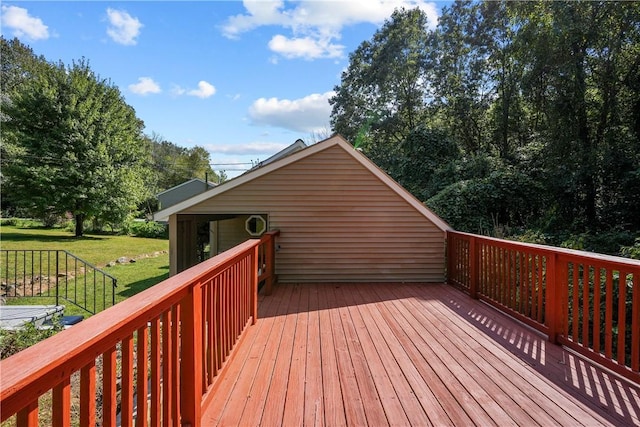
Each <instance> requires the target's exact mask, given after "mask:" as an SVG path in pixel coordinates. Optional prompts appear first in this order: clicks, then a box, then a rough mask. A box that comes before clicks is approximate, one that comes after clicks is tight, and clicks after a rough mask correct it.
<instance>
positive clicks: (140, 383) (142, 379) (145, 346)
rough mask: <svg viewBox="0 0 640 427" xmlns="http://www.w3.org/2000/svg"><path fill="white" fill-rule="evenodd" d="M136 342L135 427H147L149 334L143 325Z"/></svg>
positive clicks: (137, 334)
mask: <svg viewBox="0 0 640 427" xmlns="http://www.w3.org/2000/svg"><path fill="white" fill-rule="evenodd" d="M136 338H137V340H138V342H137V355H136V362H137V371H136V372H137V374H138V377H137V381H136V397H137V399H136V427H147V426H148V422H147V412H148V405H147V395H148V393H149V386H148V384H149V382H148V374H147V371H148V370H149V362H148V360H149V358H148V357H147V356H148V352H149V334H148V328H147V325H146V324H145V325H144V326H143V327H142V328H140V329H138V331H137V332H136Z"/></svg>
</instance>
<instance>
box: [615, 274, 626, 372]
mask: <svg viewBox="0 0 640 427" xmlns="http://www.w3.org/2000/svg"><path fill="white" fill-rule="evenodd" d="M618 273H619V280H618V349H617V350H618V351H617V353H618V357H617V359H618V363H619V364H621V365H624V363H625V341H626V326H627V273H626V272H625V271H623V270H620V271H619V272H618Z"/></svg>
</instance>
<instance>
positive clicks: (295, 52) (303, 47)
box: [269, 34, 344, 59]
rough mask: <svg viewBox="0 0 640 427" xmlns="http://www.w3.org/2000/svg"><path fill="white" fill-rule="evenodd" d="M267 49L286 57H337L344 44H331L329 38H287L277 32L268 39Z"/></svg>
mask: <svg viewBox="0 0 640 427" xmlns="http://www.w3.org/2000/svg"><path fill="white" fill-rule="evenodd" d="M269 49H271V50H272V51H273V52H276V53H278V54H280V55H282V56H284V57H285V58H288V59H292V58H304V59H316V58H339V57H341V56H342V54H343V51H344V46H342V45H336V44H332V43H331V42H330V40H329V39H324V40H318V39H314V38H312V37H299V38H287V37H285V36H283V35H280V34H278V35H276V36H274V37H273V38H272V39H271V40H270V41H269Z"/></svg>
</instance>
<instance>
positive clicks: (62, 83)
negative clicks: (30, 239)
mask: <svg viewBox="0 0 640 427" xmlns="http://www.w3.org/2000/svg"><path fill="white" fill-rule="evenodd" d="M0 49H1V56H2V64H1V67H2V68H1V76H0V78H1V80H0V81H1V93H0V97H1V98H0V102H1V104H0V105H1V113H0V119H1V124H2V126H1V127H0V135H1V137H2V146H1V153H0V155H1V157H0V159H1V166H2V168H1V174H0V179H1V184H2V212H3V215H7V214H9V215H25V216H29V217H33V218H38V219H42V220H43V221H44V222H45V224H46V225H52V224H54V223H55V222H56V221H58V220H59V219H60V218H64V217H65V216H66V215H71V216H73V218H74V220H75V235H76V236H82V235H83V234H84V224H85V222H90V224H92V226H93V228H94V229H96V228H97V229H101V228H102V227H103V226H105V225H110V226H111V227H112V228H113V227H114V226H115V227H118V226H120V225H122V224H123V223H124V222H125V221H127V220H129V219H131V218H132V217H136V216H142V215H143V214H144V213H145V212H146V213H150V212H151V211H153V210H154V209H155V208H156V207H157V202H156V199H155V197H154V195H155V194H157V193H159V192H161V191H163V190H166V189H168V188H171V187H173V186H175V185H178V184H181V183H182V182H184V181H187V180H189V179H191V178H201V179H204V178H205V176H208V177H209V179H210V180H211V181H216V182H217V181H219V180H220V179H224V174H222V175H223V176H217V175H216V174H215V172H214V171H213V170H212V169H211V167H210V158H209V153H208V152H207V151H206V150H205V149H204V148H203V147H198V146H195V147H192V148H184V147H179V146H178V145H176V144H174V143H172V142H169V141H166V140H164V138H162V137H161V136H159V135H156V134H152V135H151V136H147V135H145V134H144V133H143V130H144V123H143V122H142V120H140V119H139V118H138V117H137V116H136V114H135V111H134V109H133V108H132V107H131V106H129V105H128V104H126V102H125V100H124V97H123V96H122V94H121V93H120V90H119V89H118V87H117V86H115V85H114V84H113V83H111V81H109V80H108V79H103V78H101V77H100V76H98V75H97V74H96V73H95V72H94V71H93V70H92V69H91V67H90V65H89V62H88V61H87V60H85V59H84V58H83V59H80V60H78V61H74V62H73V63H72V64H70V65H67V64H63V63H62V62H58V63H55V62H50V61H48V60H47V59H46V58H44V57H42V56H37V55H35V54H34V52H33V50H32V49H31V48H30V47H29V46H27V45H25V44H23V43H21V42H20V41H19V40H18V39H12V40H7V39H5V38H4V37H2V38H1V39H0Z"/></svg>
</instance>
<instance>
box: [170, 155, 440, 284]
mask: <svg viewBox="0 0 640 427" xmlns="http://www.w3.org/2000/svg"><path fill="white" fill-rule="evenodd" d="M181 213H185V214H210V213H216V214H219V213H236V214H241V213H242V214H247V215H249V214H253V213H260V214H267V215H268V218H269V229H270V230H275V229H278V230H280V232H281V234H280V237H279V238H278V245H279V249H278V252H277V254H276V273H277V274H278V280H279V281H282V282H298V283H304V282H390V281H398V282H442V281H444V273H445V248H444V245H445V233H444V231H442V230H441V229H439V228H438V227H437V226H436V225H434V224H433V223H432V222H431V221H430V220H429V219H427V218H426V217H425V216H424V215H422V214H421V213H420V212H418V211H417V210H416V209H415V208H414V207H412V206H411V205H410V204H409V203H408V202H407V201H406V200H404V199H403V198H402V197H400V196H399V195H398V194H397V193H396V192H394V191H393V190H392V189H391V188H389V186H388V185H387V184H385V183H384V182H382V181H381V180H380V179H379V178H378V177H376V176H375V175H373V174H372V173H371V172H370V171H369V170H367V169H366V168H365V167H364V166H363V165H362V164H361V163H359V162H358V161H357V160H355V159H354V158H353V157H351V155H350V154H348V153H346V152H345V151H344V150H343V149H342V148H340V147H339V146H330V147H328V148H327V149H324V150H322V151H320V152H318V153H315V154H314V155H313V156H308V157H304V158H301V159H300V160H298V161H296V162H294V163H291V164H287V165H285V166H283V167H281V168H279V169H276V170H274V171H272V172H270V173H268V174H266V175H263V176H261V177H260V178H259V179H254V180H252V181H249V182H246V183H244V184H242V185H239V186H238V187H235V188H233V189H231V190H229V191H226V192H223V193H221V194H219V195H217V196H216V197H213V198H210V199H207V200H205V201H203V202H201V203H199V204H196V205H193V206H191V207H190V208H188V209H186V210H184V211H183V212H181ZM220 228H222V227H220ZM234 228H235V227H234Z"/></svg>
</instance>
